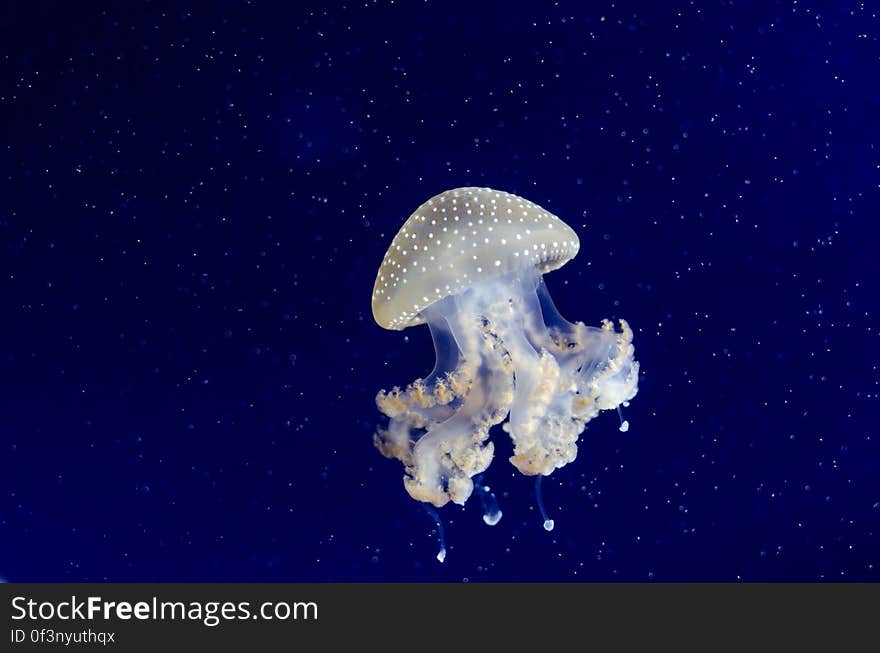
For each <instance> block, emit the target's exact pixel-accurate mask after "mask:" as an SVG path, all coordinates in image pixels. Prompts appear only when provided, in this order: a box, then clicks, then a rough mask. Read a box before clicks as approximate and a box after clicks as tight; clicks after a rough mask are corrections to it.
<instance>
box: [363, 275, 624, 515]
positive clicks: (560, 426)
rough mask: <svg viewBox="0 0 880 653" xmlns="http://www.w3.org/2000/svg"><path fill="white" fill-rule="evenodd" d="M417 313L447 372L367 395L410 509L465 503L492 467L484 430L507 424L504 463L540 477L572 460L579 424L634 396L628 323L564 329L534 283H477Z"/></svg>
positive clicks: (514, 279)
mask: <svg viewBox="0 0 880 653" xmlns="http://www.w3.org/2000/svg"><path fill="white" fill-rule="evenodd" d="M539 299H540V301H539ZM542 312H543V315H542ZM536 313H537V315H536ZM424 315H425V319H426V321H427V322H428V324H429V325H430V327H431V330H432V333H433V335H434V341H435V346H436V347H437V349H438V361H440V360H446V361H454V364H449V369H442V366H440V367H439V368H437V367H435V370H434V372H432V374H431V375H430V376H429V377H428V378H427V379H425V380H421V379H420V380H417V381H414V382H413V383H411V384H410V385H409V386H407V387H406V388H405V389H401V388H393V389H392V390H391V391H390V392H384V391H383V392H380V393H379V394H378V396H377V397H376V404H377V406H378V407H379V410H380V411H381V412H382V413H384V414H385V415H386V416H388V418H389V422H388V427H387V428H385V429H380V430H379V431H378V432H377V433H376V436H375V444H376V446H377V448H378V449H379V450H380V451H381V452H382V453H383V454H384V455H385V456H387V457H389V458H397V459H398V460H400V461H401V462H402V463H403V464H404V466H405V471H406V475H405V477H404V484H405V487H406V489H407V491H408V492H409V494H410V495H411V496H412V497H413V498H414V499H417V500H419V501H424V502H428V503H431V504H433V505H435V506H442V505H444V504H446V503H447V502H449V501H453V502H455V503H458V504H464V503H465V501H467V499H468V497H469V496H470V495H471V493H472V491H473V481H472V480H471V478H472V477H473V476H475V475H477V474H479V473H481V472H483V471H485V469H486V468H487V467H488V466H489V464H490V463H491V461H492V457H493V453H494V448H493V445H492V443H491V442H488V437H489V431H490V429H491V428H492V426H494V425H496V424H499V423H501V422H504V420H505V418H508V419H507V421H506V422H505V423H504V426H503V429H504V431H505V432H507V433H508V434H509V435H510V437H511V439H512V441H513V444H514V454H513V456H512V457H511V458H510V461H511V463H512V464H513V465H514V466H515V467H516V468H517V469H518V470H519V471H520V472H522V473H523V474H528V475H537V474H541V475H548V474H550V473H552V472H553V470H555V469H557V468H559V467H562V466H564V465H566V464H568V463H570V462H572V461H573V460H574V459H575V457H576V456H577V440H578V437H579V436H580V434H581V433H582V432H583V430H584V427H585V425H586V423H587V422H588V421H590V420H591V419H592V418H593V417H595V416H596V415H597V414H598V413H599V412H600V411H603V410H611V409H615V408H617V407H618V406H620V405H621V404H626V403H627V402H628V401H629V400H630V399H632V398H633V397H634V396H635V395H636V392H637V391H638V371H639V366H638V363H637V362H636V361H635V360H634V358H633V354H634V347H633V345H632V336H633V334H632V330H631V329H630V328H629V325H628V324H627V323H626V322H625V321H624V320H620V321H619V330H616V329H615V328H614V325H613V324H612V323H611V322H610V321H608V320H605V321H604V322H603V323H602V326H601V328H595V327H587V326H585V325H584V324H582V323H574V324H573V323H569V322H566V321H564V320H563V319H562V318H561V317H560V316H559V315H558V313H556V312H555V308H554V307H553V306H552V302H550V299H549V294H548V293H547V291H546V287H545V286H544V285H543V283H542V282H541V280H540V277H538V276H537V275H533V276H528V275H526V276H515V275H508V276H503V277H499V278H497V279H493V280H489V281H484V282H481V283H480V284H478V285H475V286H474V287H472V288H471V289H470V290H469V291H468V292H466V293H463V294H461V295H458V296H455V297H450V298H447V299H446V300H443V301H441V302H438V303H437V304H435V305H434V306H432V307H430V308H429V309H428V310H426V311H425V312H424ZM545 320H549V321H551V322H553V324H551V325H549V326H548V324H547V322H546V321H545ZM438 365H439V363H438Z"/></svg>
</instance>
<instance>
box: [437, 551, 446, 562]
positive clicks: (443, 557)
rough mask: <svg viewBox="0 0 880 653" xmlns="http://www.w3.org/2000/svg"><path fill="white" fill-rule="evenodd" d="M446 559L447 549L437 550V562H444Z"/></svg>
mask: <svg viewBox="0 0 880 653" xmlns="http://www.w3.org/2000/svg"><path fill="white" fill-rule="evenodd" d="M444 560H446V549H440V550H439V551H438V552H437V562H443V561H444Z"/></svg>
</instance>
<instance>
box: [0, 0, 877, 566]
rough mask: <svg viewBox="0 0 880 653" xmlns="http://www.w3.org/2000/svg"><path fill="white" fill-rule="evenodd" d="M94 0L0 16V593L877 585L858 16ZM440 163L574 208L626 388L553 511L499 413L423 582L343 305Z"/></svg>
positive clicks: (596, 308)
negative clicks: (636, 372) (618, 330)
mask: <svg viewBox="0 0 880 653" xmlns="http://www.w3.org/2000/svg"><path fill="white" fill-rule="evenodd" d="M114 5H115V6H110V5H109V4H108V6H107V7H105V8H101V7H99V6H98V5H96V4H88V5H82V4H81V3H57V4H56V3H52V2H17V3H10V4H7V5H5V6H4V8H3V9H2V10H0V24H2V34H0V43H2V46H0V69H2V75H0V129H2V134H3V136H2V143H0V145H2V148H0V172H2V176H0V336H2V337H0V383H2V392H0V576H3V577H5V578H7V579H10V580H50V579H57V580H87V579H94V580H99V579H110V580H334V581H336V580H453V581H460V580H462V579H468V580H470V581H488V580H613V579H620V580H649V579H654V580H702V579H720V580H737V579H743V580H821V579H824V580H878V579H880V553H878V551H880V478H878V473H877V470H878V465H880V435H878V433H877V428H876V425H877V418H878V416H880V410H878V408H880V368H878V352H880V346H878V329H880V326H878V324H877V317H876V316H877V315H878V311H880V295H878V288H877V275H878V267H880V266H878V255H877V247H878V235H880V223H878V220H880V211H878V209H880V117H878V116H880V85H878V83H877V80H878V75H880V7H878V6H877V5H876V4H875V3H873V2H865V3H862V2H832V3H816V2H812V1H810V0H805V1H798V2H736V3H733V2H727V1H705V2H698V1H682V2H674V3H654V2H644V3H629V2H619V1H617V2H590V3H585V2H558V3H556V2H554V3H549V2H546V3H545V2H532V3H518V2H474V1H471V2H466V3H461V2H440V1H438V0H431V1H430V2H421V1H419V2H415V1H412V2H409V1H402V2H395V3H393V4H391V3H388V2H366V3H360V2H359V3H348V4H337V3H327V4H326V6H323V7H322V6H321V5H320V4H318V3H313V4H312V5H309V6H305V5H297V4H295V3H292V4H287V3H275V2H269V1H267V0H259V1H255V2H227V3H204V4H181V3H169V5H167V6H166V5H164V4H160V3H156V2H129V3H114ZM465 185H479V186H491V187H493V188H499V189H503V190H507V191H511V192H514V193H517V194H520V195H522V196H524V197H526V198H528V199H530V200H533V201H535V202H538V203H539V204H541V205H543V206H545V207H546V208H548V209H549V210H552V211H553V212H554V213H556V214H557V215H559V216H560V217H561V218H562V219H563V220H565V221H566V222H568V223H569V224H571V225H572V226H573V227H574V228H575V229H576V231H577V232H578V234H579V236H580V239H581V252H580V254H579V255H578V257H577V258H575V259H574V260H573V261H572V262H570V263H569V264H568V265H566V266H565V267H563V268H562V269H560V270H558V271H556V272H553V273H551V274H548V275H547V278H546V280H547V284H548V286H549V288H550V291H551V293H552V295H553V297H554V299H555V301H556V302H557V304H558V306H559V308H560V310H561V311H562V313H563V314H564V315H566V316H567V317H568V318H570V319H579V320H584V321H586V322H587V323H592V324H597V323H598V321H599V320H601V319H602V318H605V317H615V318H616V317H623V318H625V319H627V320H628V321H629V323H630V324H631V325H632V326H633V328H634V330H635V334H636V335H635V345H636V355H637V358H638V359H639V361H640V363H641V369H642V376H641V381H640V392H639V394H638V396H637V397H636V398H635V400H634V401H633V402H632V405H631V406H630V408H629V409H628V410H627V412H626V416H627V418H628V419H629V421H630V423H631V424H632V427H631V428H630V430H629V432H627V433H620V432H619V431H618V430H617V418H616V416H614V415H603V416H601V417H600V418H598V419H596V420H594V421H593V422H591V423H590V424H589V426H588V428H587V431H586V432H585V433H584V435H583V438H582V441H581V444H580V451H579V455H578V459H577V460H576V461H575V462H574V463H572V464H571V465H569V466H567V467H565V468H563V469H561V470H558V471H557V472H556V473H555V474H553V475H552V476H551V477H549V478H546V479H545V482H544V492H545V501H546V503H547V507H548V510H549V511H550V512H551V514H552V516H553V517H554V519H555V521H556V530H554V531H553V532H552V533H547V532H545V531H544V530H543V529H542V528H541V520H540V517H539V515H538V512H537V509H536V508H535V505H534V504H535V501H534V495H533V484H532V482H531V480H530V479H528V478H525V477H522V476H520V475H518V474H517V473H515V470H514V468H513V467H512V466H511V465H510V464H509V463H508V462H507V460H506V459H507V457H508V456H509V455H510V444H509V442H508V441H507V439H506V437H505V436H504V434H503V433H500V432H499V433H496V435H495V437H494V438H493V439H494V441H495V443H496V452H497V453H496V459H495V462H494V463H493V465H492V466H491V467H490V468H489V471H488V472H487V474H486V476H485V481H486V482H487V483H489V484H490V485H491V486H492V488H493V490H494V491H495V492H496V493H497V494H498V498H499V501H500V502H501V505H502V509H503V510H504V518H503V519H502V521H501V523H500V524H498V525H497V526H495V527H494V528H490V527H487V526H485V525H484V524H483V523H482V520H481V512H480V509H479V502H478V501H476V498H474V499H472V500H471V502H470V503H469V504H468V506H467V508H466V509H464V510H462V509H461V508H459V507H456V506H448V507H445V508H443V509H442V510H441V511H440V512H441V514H442V516H443V519H444V521H445V525H446V534H447V537H448V541H449V546H450V549H449V555H448V557H447V560H446V562H445V564H443V565H440V564H438V563H437V562H436V561H435V559H434V553H435V552H436V540H435V537H434V534H432V530H433V524H432V522H431V520H430V518H429V517H428V516H427V514H426V513H425V512H424V511H423V510H422V509H421V507H420V506H419V505H417V504H416V503H415V502H413V501H412V500H411V499H410V498H409V497H408V496H407V494H406V493H405V491H404V489H403V486H402V483H401V475H402V470H401V467H400V465H399V464H398V463H397V462H396V461H389V460H386V459H384V458H382V457H381V456H380V455H379V453H378V452H377V451H376V450H375V449H374V447H373V445H372V441H371V439H372V433H373V431H374V429H375V428H376V426H377V424H379V423H380V415H379V413H378V412H377V411H376V409H375V406H374V403H373V402H374V396H375V394H376V392H377V391H378V390H379V389H381V388H385V389H388V388H390V387H391V386H393V385H395V384H405V383H407V382H409V381H411V380H413V379H415V378H417V377H418V376H421V375H424V374H425V373H427V372H428V371H429V370H430V368H431V366H432V363H433V349H432V346H431V342H430V338H429V334H428V332H427V329H426V328H425V327H417V328H412V329H409V330H407V331H405V332H390V331H384V330H382V329H380V328H379V327H378V326H376V325H375V323H374V322H373V320H372V316H371V311H370V295H371V291H372V284H373V280H374V278H375V275H376V270H377V269H378V266H379V263H380V262H381V259H382V256H383V254H384V252H385V250H386V248H387V246H388V244H389V242H390V240H391V238H392V237H393V235H394V233H395V232H396V230H397V229H398V228H399V226H400V225H401V224H402V223H403V221H404V220H405V219H406V217H407V216H408V215H409V214H410V213H411V212H412V211H413V210H414V209H415V208H416V207H417V206H418V205H419V204H420V203H421V202H423V201H424V200H426V199H427V198H428V197H430V196H432V195H434V194H435V193H438V192H440V191H442V190H445V189H447V188H453V187H456V186H465Z"/></svg>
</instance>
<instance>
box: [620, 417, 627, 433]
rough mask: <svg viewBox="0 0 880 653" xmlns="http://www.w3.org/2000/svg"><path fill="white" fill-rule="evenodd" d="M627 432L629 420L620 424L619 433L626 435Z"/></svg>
mask: <svg viewBox="0 0 880 653" xmlns="http://www.w3.org/2000/svg"><path fill="white" fill-rule="evenodd" d="M627 431H629V420H627V419H625V420H623V421H622V422H621V423H620V432H621V433H626V432H627Z"/></svg>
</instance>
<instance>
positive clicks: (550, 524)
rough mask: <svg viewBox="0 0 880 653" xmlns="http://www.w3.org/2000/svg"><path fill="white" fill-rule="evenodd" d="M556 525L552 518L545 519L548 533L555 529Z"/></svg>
mask: <svg viewBox="0 0 880 653" xmlns="http://www.w3.org/2000/svg"><path fill="white" fill-rule="evenodd" d="M555 525H556V524H554V523H553V520H552V519H545V520H544V530H545V531H547V532H548V533H549V532H550V531H552V530H553V527H554V526H555Z"/></svg>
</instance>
